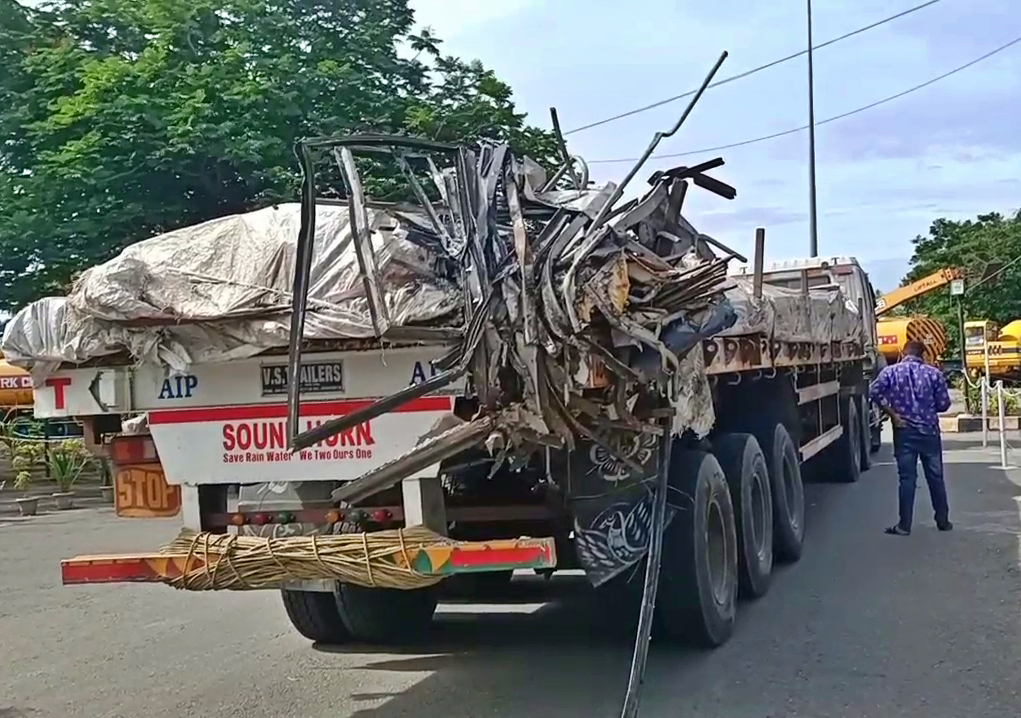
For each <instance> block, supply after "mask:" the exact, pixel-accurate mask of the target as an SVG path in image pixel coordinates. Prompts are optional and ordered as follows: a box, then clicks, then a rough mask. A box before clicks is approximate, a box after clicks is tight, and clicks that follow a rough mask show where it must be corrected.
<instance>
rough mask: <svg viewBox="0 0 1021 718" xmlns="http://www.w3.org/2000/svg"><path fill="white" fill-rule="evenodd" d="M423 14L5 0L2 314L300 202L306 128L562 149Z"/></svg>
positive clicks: (315, 5) (359, 1)
mask: <svg viewBox="0 0 1021 718" xmlns="http://www.w3.org/2000/svg"><path fill="white" fill-rule="evenodd" d="M413 22H414V16H413V12H412V10H411V9H410V8H409V7H408V3H407V0H59V1H56V2H50V3H48V4H44V5H42V6H40V7H39V8H38V9H28V8H26V7H24V6H22V5H19V4H18V3H17V2H15V0H0V138H2V144H0V288H2V289H0V309H8V310H12V309H15V308H17V307H19V306H21V305H23V304H24V303H26V302H28V301H31V300H32V299H35V298H37V297H39V296H42V295H46V294H52V293H54V292H61V291H63V290H65V289H66V287H67V284H68V282H69V281H70V280H71V279H72V278H73V276H74V275H75V274H76V273H77V272H79V271H80V270H81V269H83V268H85V267H88V266H91V265H93V264H96V263H98V262H101V261H104V260H106V259H108V258H109V257H111V256H113V255H114V254H116V253H117V252H118V251H120V249H122V248H123V247H124V246H126V245H127V244H130V243H132V242H136V241H138V240H140V239H144V238H146V237H149V236H152V235H153V234H157V233H160V232H164V231H169V230H171V229H174V228H177V227H180V226H184V225H187V224H193V223H195V222H200V221H204V220H207V219H210V218H213V217H216V216H222V215H225V214H230V213H235V212H240V211H245V210H249V209H252V208H255V207H258V206H264V205H266V204H271V203H274V202H278V201H281V200H285V199H291V198H293V197H294V196H295V193H296V189H297V165H296V161H295V159H294V155H293V150H292V148H293V143H294V141H295V140H296V139H298V138H300V137H304V136H317V135H326V134H333V133H349V132H361V131H372V132H387V133H403V134H413V135H421V136H427V137H430V138H432V139H437V140H442V141H453V142H458V141H471V140H473V139H475V138H478V137H482V136H485V137H491V138H494V139H500V140H507V141H509V142H511V144H512V145H513V146H514V147H515V149H516V150H518V151H520V152H525V153H528V154H530V155H532V156H534V157H535V158H536V159H539V160H546V159H548V158H549V157H551V156H552V155H553V153H554V147H555V146H554V144H553V141H552V138H551V136H550V135H549V134H548V133H546V132H543V131H541V130H538V129H535V128H532V127H529V126H527V125H526V124H525V122H524V116H523V115H522V114H521V113H518V112H517V111H516V110H515V107H514V102H513V99H512V93H511V90H510V88H509V87H508V86H507V85H506V84H505V83H503V82H502V81H500V80H499V79H498V78H497V77H496V76H495V75H494V74H493V73H492V72H491V71H489V70H487V69H486V68H484V67H483V66H482V65H481V63H478V62H464V61H462V60H459V59H457V58H454V57H449V56H445V55H444V54H443V53H442V52H441V48H440V42H439V40H438V39H437V38H436V37H434V36H433V35H432V34H431V33H430V32H428V31H426V32H422V33H420V34H414V33H413V30H412V29H413ZM402 48H403V50H402Z"/></svg>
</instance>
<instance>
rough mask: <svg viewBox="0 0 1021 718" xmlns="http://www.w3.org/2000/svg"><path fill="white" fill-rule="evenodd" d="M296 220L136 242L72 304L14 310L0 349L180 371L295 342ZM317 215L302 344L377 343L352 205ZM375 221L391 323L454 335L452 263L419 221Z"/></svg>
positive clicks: (289, 209)
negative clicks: (123, 360) (120, 357)
mask: <svg viewBox="0 0 1021 718" xmlns="http://www.w3.org/2000/svg"><path fill="white" fill-rule="evenodd" d="M300 215H301V210H300V206H299V205H298V204H282V205H279V206H276V207H268V208H265V209H260V210H256V211H254V212H248V213H245V214H239V215H232V216H228V217H221V218H219V219H214V220H210V221H208V222H203V223H201V224H198V225H194V226H191V227H184V228H182V229H178V230H175V231H173V232H168V233H166V234H163V235H159V236H157V237H154V238H152V239H149V240H145V241H143V242H139V243H137V244H134V245H131V246H129V247H127V248H126V249H125V250H124V251H123V252H121V254H120V255H118V256H117V257H115V258H114V259H111V260H110V261H108V262H106V263H104V264H101V265H99V266H97V267H93V268H91V269H88V270H86V271H85V272H84V273H83V274H82V276H81V277H80V278H79V279H78V280H77V281H76V282H75V284H74V286H73V287H72V290H71V293H70V294H69V295H68V297H67V298H49V299H44V300H40V301H38V302H34V303H33V304H31V305H29V306H28V307H26V308H24V309H23V310H21V311H20V312H18V313H17V314H16V315H15V316H14V317H13V318H12V319H11V320H10V322H9V323H8V326H7V328H6V330H5V332H4V340H3V345H2V347H3V351H4V353H5V355H7V356H9V357H10V361H11V363H13V364H16V365H17V366H21V367H23V368H27V369H33V370H34V371H33V375H36V376H38V375H41V374H45V373H46V372H48V371H52V370H53V369H54V368H56V366H59V364H61V363H70V364H78V363H82V362H85V361H88V360H90V359H95V358H98V357H103V356H108V355H111V354H117V353H120V352H125V351H126V352H127V353H129V354H130V355H131V357H132V360H133V361H135V362H137V363H152V364H160V365H166V366H170V367H171V368H173V369H175V370H178V371H183V370H186V369H187V368H188V366H190V365H191V364H196V363H213V362H222V361H230V360H235V359H239V358H244V357H249V356H253V355H256V354H259V353H261V352H263V351H265V350H267V349H271V348H277V347H284V346H287V342H288V337H289V333H290V319H289V316H290V307H291V278H292V276H293V272H294V250H295V245H296V239H297V235H298V226H299V223H300ZM317 215H318V218H319V222H318V223H317V227H316V244H315V257H314V261H313V271H312V276H311V281H310V291H309V305H310V311H309V314H308V321H307V322H306V324H305V338H306V339H308V340H335V339H361V338H371V337H373V336H374V331H373V327H372V321H371V318H370V317H369V314H368V307H367V302H366V298H365V294H364V290H363V287H362V283H361V271H360V268H359V265H358V261H357V258H356V256H355V255H354V252H353V247H352V239H351V232H350V223H349V221H348V210H347V209H346V208H345V207H339V206H336V205H330V204H323V205H320V206H319V207H318V208H317ZM367 217H368V221H369V223H370V227H371V241H372V243H373V247H374V250H375V252H376V256H377V259H378V261H379V274H380V277H381V280H382V284H383V287H384V296H385V302H386V305H387V308H388V310H389V315H390V317H391V319H392V321H393V323H394V324H395V325H396V326H397V327H399V328H400V329H401V330H404V336H406V337H414V338H416V339H422V338H426V339H428V338H429V337H431V336H438V337H441V338H442V337H451V336H456V335H457V332H458V330H459V327H458V321H459V317H458V314H457V312H456V311H455V310H457V309H460V308H461V307H462V306H463V301H462V297H461V294H460V292H459V291H458V290H457V288H456V287H455V286H454V284H453V281H452V279H451V278H450V276H449V275H450V274H451V273H452V272H453V271H454V265H453V264H452V263H451V262H450V261H449V260H447V259H445V258H444V256H443V255H442V254H440V253H437V252H436V251H435V250H434V248H433V247H431V246H430V245H429V242H428V240H429V238H428V237H426V236H425V235H423V234H422V233H421V232H420V231H419V230H418V229H417V228H416V227H415V226H414V225H413V224H412V223H410V222H407V221H401V220H399V219H398V218H397V217H395V216H394V215H392V214H389V213H387V212H385V211H382V210H375V209H371V208H369V209H368V211H367ZM419 221H423V220H419ZM435 328H441V329H442V328H446V329H448V330H452V331H447V332H446V333H442V332H436V333H435V334H434V333H432V332H430V331H429V330H430V329H435ZM400 336H401V332H400V331H398V332H395V335H394V336H393V337H392V338H393V339H394V340H397V339H400ZM36 365H40V366H36Z"/></svg>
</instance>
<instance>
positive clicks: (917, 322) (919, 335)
mask: <svg viewBox="0 0 1021 718" xmlns="http://www.w3.org/2000/svg"><path fill="white" fill-rule="evenodd" d="M963 276H964V274H963V272H961V270H960V269H957V268H956V267H947V268H944V269H940V270H939V271H936V272H933V273H932V274H930V275H928V276H925V277H922V278H921V279H917V280H915V281H914V282H911V284H907V285H905V286H903V287H898V288H897V289H894V290H892V291H889V292H887V293H886V294H883V295H881V296H880V297H878V298H877V299H876V319H877V321H876V338H877V347H876V349H877V350H878V351H879V353H880V354H881V355H882V356H883V358H884V359H886V361H887V362H888V363H893V362H895V361H897V360H898V359H899V358H900V350H901V348H902V347H903V346H904V344H906V343H907V342H909V341H912V340H916V341H920V342H922V343H923V344H925V356H924V359H925V361H927V362H928V363H930V364H938V363H939V362H940V361H941V360H942V358H943V352H944V350H946V348H947V333H946V330H944V329H943V326H942V325H941V324H940V323H939V322H937V321H936V320H935V319H929V318H927V317H890V318H884V317H883V315H884V314H886V313H888V312H890V311H892V310H893V309H895V308H897V307H899V306H900V305H901V304H904V303H905V302H908V301H910V300H912V299H915V298H917V297H920V296H922V295H923V294H928V293H929V292H931V291H933V290H934V289H939V288H940V287H944V286H946V285H947V284H950V282H952V281H954V280H955V279H961V278H962V277H963Z"/></svg>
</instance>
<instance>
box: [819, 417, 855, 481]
mask: <svg viewBox="0 0 1021 718" xmlns="http://www.w3.org/2000/svg"><path fill="white" fill-rule="evenodd" d="M841 408H842V409H843V410H844V421H843V426H844V435H843V436H841V437H840V438H839V439H837V440H836V441H835V442H833V445H832V446H830V447H829V448H828V449H826V454H828V457H827V460H828V463H829V466H830V471H829V472H827V473H828V474H829V475H830V476H832V477H833V478H834V479H835V480H836V481H839V482H841V483H844V484H853V483H854V482H856V481H857V480H858V479H859V477H861V452H862V448H861V443H862V442H861V430H860V429H859V427H860V426H861V422H860V421H859V420H858V402H857V401H855V399H854V397H848V398H847V400H846V401H844V400H842V401H841Z"/></svg>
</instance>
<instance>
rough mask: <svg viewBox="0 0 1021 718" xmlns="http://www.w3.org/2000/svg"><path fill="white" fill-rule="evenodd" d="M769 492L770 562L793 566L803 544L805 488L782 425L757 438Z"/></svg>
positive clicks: (794, 454)
mask: <svg viewBox="0 0 1021 718" xmlns="http://www.w3.org/2000/svg"><path fill="white" fill-rule="evenodd" d="M758 439H759V446H760V447H762V453H763V454H765V456H766V466H768V467H769V481H770V484H771V486H770V488H771V489H772V491H773V558H774V560H775V561H782V562H785V563H794V562H795V561H797V560H798V559H800V558H801V552H802V550H803V549H804V544H805V487H804V484H803V483H802V481H801V462H800V457H799V455H798V449H797V447H796V446H795V445H794V441H793V440H792V439H791V435H790V434H789V433H788V432H787V429H786V427H784V425H783V424H779V423H777V424H774V425H773V429H772V431H770V432H769V433H768V434H767V435H765V436H761V435H760V436H759V437H758Z"/></svg>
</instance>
